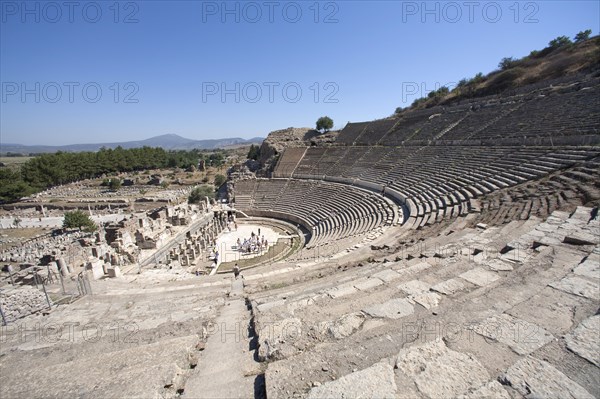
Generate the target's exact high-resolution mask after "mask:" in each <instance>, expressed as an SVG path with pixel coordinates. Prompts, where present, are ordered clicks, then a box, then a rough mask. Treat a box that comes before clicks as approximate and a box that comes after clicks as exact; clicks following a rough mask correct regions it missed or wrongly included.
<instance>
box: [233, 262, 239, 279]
mask: <svg viewBox="0 0 600 399" xmlns="http://www.w3.org/2000/svg"><path fill="white" fill-rule="evenodd" d="M239 275H240V267H239V266H238V264H237V263H236V264H235V266H234V267H233V277H234V278H235V279H236V280H237V278H238V276H239Z"/></svg>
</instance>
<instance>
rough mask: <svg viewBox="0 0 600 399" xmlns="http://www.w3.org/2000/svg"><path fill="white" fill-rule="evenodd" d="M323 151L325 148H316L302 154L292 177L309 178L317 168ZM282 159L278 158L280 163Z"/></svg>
mask: <svg viewBox="0 0 600 399" xmlns="http://www.w3.org/2000/svg"><path fill="white" fill-rule="evenodd" d="M325 150H326V148H323V147H317V148H311V151H310V152H308V151H307V152H306V153H305V154H304V157H303V158H302V159H301V160H300V163H298V166H297V167H296V169H295V171H294V177H298V176H311V175H312V173H313V169H315V168H319V161H320V160H321V157H322V156H323V154H324V153H325ZM284 155H285V154H284ZM282 158H283V157H282ZM282 158H280V161H281V159H282Z"/></svg>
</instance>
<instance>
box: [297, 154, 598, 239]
mask: <svg viewBox="0 0 600 399" xmlns="http://www.w3.org/2000/svg"><path fill="white" fill-rule="evenodd" d="M313 152H314V153H315V154H313ZM349 154H352V156H348V155H349ZM598 154H600V148H598V147H578V148H577V149H574V148H572V147H559V148H556V147H554V148H553V147H519V148H515V147H480V146H425V147H418V146H417V147H413V146H403V147H395V148H390V147H350V148H345V147H341V148H336V147H332V148H327V149H326V150H325V151H323V149H318V148H309V149H308V150H307V151H306V156H307V157H308V160H305V159H303V160H301V161H300V165H299V167H300V166H303V165H306V166H303V167H304V168H306V169H308V163H309V162H312V160H314V159H315V158H317V157H320V159H321V162H322V165H323V167H322V168H321V167H320V168H318V169H319V172H318V173H315V174H313V175H310V176H308V177H312V178H325V179H332V180H334V179H336V178H338V177H343V178H346V179H348V180H350V181H352V182H353V184H359V182H360V181H364V182H365V183H368V184H373V183H374V184H375V185H376V187H383V186H386V187H389V188H391V189H392V190H395V191H397V192H399V193H400V194H401V195H402V196H403V197H404V198H406V204H407V206H408V210H409V216H410V217H411V219H410V220H409V226H411V227H413V228H421V227H424V226H426V225H430V224H433V223H436V222H440V221H442V220H444V219H448V218H454V217H457V216H459V215H465V214H467V213H468V212H469V211H470V210H471V208H472V207H471V203H470V200H471V199H474V198H479V197H481V196H483V195H486V194H489V193H491V192H494V191H496V190H500V189H504V188H508V187H513V186H515V185H518V184H520V183H523V182H525V181H529V180H533V179H538V178H540V177H543V176H546V175H548V174H549V173H552V172H555V171H557V170H561V169H563V168H566V167H570V166H572V165H574V164H576V163H578V162H583V161H585V160H586V159H590V158H593V157H595V156H597V155H598ZM316 170H317V168H313V169H312V171H313V173H314V172H315V171H316ZM298 177H300V176H298Z"/></svg>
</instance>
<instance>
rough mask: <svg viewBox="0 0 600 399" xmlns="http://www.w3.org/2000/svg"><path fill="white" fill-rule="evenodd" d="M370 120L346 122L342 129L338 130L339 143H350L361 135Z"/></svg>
mask: <svg viewBox="0 0 600 399" xmlns="http://www.w3.org/2000/svg"><path fill="white" fill-rule="evenodd" d="M369 123H370V122H358V123H350V122H348V123H347V124H346V126H345V127H344V129H343V130H342V131H341V132H340V135H339V137H338V140H337V141H338V142H339V143H341V144H346V145H352V144H354V142H355V141H356V139H357V138H358V136H360V135H361V133H362V132H363V130H364V129H365V128H366V127H367V126H368V125H369Z"/></svg>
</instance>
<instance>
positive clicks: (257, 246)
mask: <svg viewBox="0 0 600 399" xmlns="http://www.w3.org/2000/svg"><path fill="white" fill-rule="evenodd" d="M267 248H269V242H268V241H267V239H266V238H265V236H264V234H263V236H262V237H260V229H258V234H254V232H252V233H251V234H250V238H244V240H242V239H240V238H238V239H237V247H236V249H237V251H238V252H241V253H242V254H252V253H262V251H263V250H266V249H267Z"/></svg>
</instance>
